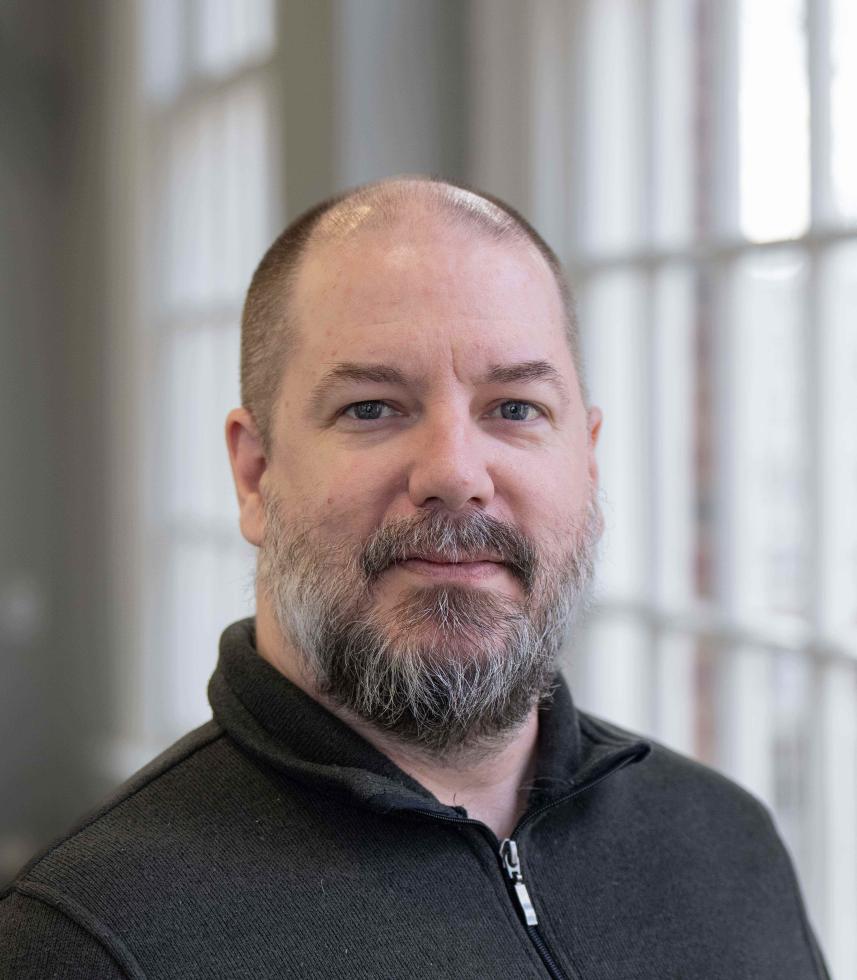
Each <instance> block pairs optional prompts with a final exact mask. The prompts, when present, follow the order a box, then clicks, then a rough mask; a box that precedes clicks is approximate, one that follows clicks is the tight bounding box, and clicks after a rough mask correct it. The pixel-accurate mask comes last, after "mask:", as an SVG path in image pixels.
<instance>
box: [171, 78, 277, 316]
mask: <svg viewBox="0 0 857 980" xmlns="http://www.w3.org/2000/svg"><path fill="white" fill-rule="evenodd" d="M269 136H270V134H269V119H268V111H267V99H266V97H265V91H264V89H263V88H262V87H261V86H258V85H255V84H252V83H246V84H242V85H238V86H235V87H234V88H232V89H230V90H228V91H227V92H226V93H225V94H224V95H223V96H221V97H219V98H214V99H210V100H208V101H207V102H203V103H202V104H200V105H199V106H197V107H194V109H193V110H192V111H191V112H189V113H188V114H187V115H186V116H185V117H184V118H182V119H181V120H180V121H179V123H178V124H177V125H176V126H175V128H174V130H173V132H172V135H171V139H170V146H169V150H168V158H169V162H168V171H169V177H168V195H167V214H168V224H169V247H168V249H166V251H165V255H164V260H165V267H164V268H163V274H164V276H165V278H166V280H167V282H166V286H167V289H166V303H167V307H168V309H171V310H175V311H182V310H186V309H188V308H191V309H196V308H199V307H200V306H204V305H206V304H219V303H224V302H233V303H236V304H237V303H239V302H240V299H241V296H242V294H243V291H244V290H245V289H246V288H247V285H248V283H249V280H250V275H251V273H252V271H253V267H254V264H255V262H256V261H258V258H259V256H260V255H261V254H262V252H263V251H264V249H265V247H266V246H267V244H268V241H267V239H268V237H269V228H268V221H269V211H268V209H267V202H269V201H270V199H271V190H272V186H271V185H272V175H271V167H270V148H269Z"/></svg>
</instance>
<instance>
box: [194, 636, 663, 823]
mask: <svg viewBox="0 0 857 980" xmlns="http://www.w3.org/2000/svg"><path fill="white" fill-rule="evenodd" d="M208 697H209V701H210V702H211V707H212V709H213V712H214V717H215V720H216V721H217V722H218V724H220V726H221V727H222V728H223V729H224V730H225V731H226V733H227V734H228V735H229V736H230V737H231V738H232V739H234V741H235V742H237V743H238V745H239V746H240V747H241V748H242V749H243V750H244V751H245V752H247V753H249V754H250V755H251V756H254V757H256V758H258V759H260V760H264V761H265V762H266V763H268V764H269V765H271V766H273V767H274V768H276V769H278V770H280V771H282V772H284V773H286V774H287V775H289V776H290V777H291V778H292V779H296V780H298V781H299V782H301V783H303V784H307V785H310V786H312V787H315V788H316V789H319V790H322V791H325V792H331V793H335V794H337V795H343V794H344V795H346V796H347V797H350V798H351V800H352V802H355V803H358V804H360V805H363V806H367V807H369V808H371V809H375V810H382V811H384V812H389V811H390V810H397V809H414V808H417V809H421V810H430V811H433V812H437V813H443V814H451V813H454V812H455V811H454V810H453V809H452V808H451V807H446V806H444V805H443V804H441V803H439V802H438V800H437V799H436V798H435V797H434V796H433V795H432V794H431V793H430V792H429V791H428V790H427V789H425V788H424V787H423V786H421V785H420V784H419V783H418V782H416V780H414V779H412V778H411V777H410V776H409V775H408V774H407V773H405V772H403V771H402V770H401V769H400V768H399V767H398V766H397V765H395V763H393V762H392V761H391V760H390V759H388V758H387V757H386V756H385V755H383V754H382V753H381V752H379V751H378V750H377V749H375V748H374V747H373V746H372V745H370V744H369V743H368V742H367V741H366V740H365V739H364V738H362V737H361V736H360V735H358V734H357V732H355V731H354V730H353V729H352V728H350V727H349V726H348V725H346V724H344V723H343V722H342V721H340V720H339V719H338V718H337V717H336V716H335V715H332V714H331V713H330V712H329V711H327V709H326V708H324V707H322V705H321V704H319V703H318V702H317V701H315V700H313V699H312V698H311V697H309V696H308V695H307V694H305V693H304V692H303V691H302V690H301V689H300V688H298V687H296V686H295V685H294V684H292V683H291V681H289V680H287V679H286V678H285V677H284V676H283V675H282V674H281V673H280V672H279V671H278V670H276V669H275V668H274V667H272V666H271V664H269V663H268V661H267V660H265V659H264V658H263V657H261V656H259V654H258V653H257V651H256V622H255V619H254V618H253V617H250V618H248V619H243V620H239V621H238V622H236V623H233V624H232V625H231V626H228V627H227V628H226V629H225V630H224V632H223V634H222V636H221V638H220V656H219V659H218V663H217V668H216V670H215V672H214V674H213V675H212V678H211V681H210V683H209V686H208ZM581 721H583V729H582V726H581ZM649 750H650V746H649V745H648V744H647V743H645V742H639V741H635V740H633V739H628V738H624V737H622V736H619V735H617V734H616V733H615V732H611V734H610V735H608V736H606V737H603V738H602V737H600V736H599V731H598V730H597V729H595V728H593V726H592V725H591V723H589V721H588V718H587V716H585V715H582V714H581V713H579V712H578V711H577V710H576V708H575V705H574V703H573V701H572V698H571V694H570V692H569V689H568V686H567V684H566V683H565V681H564V680H563V678H562V676H561V675H559V674H558V675H557V678H556V684H555V688H554V691H553V695H552V697H551V699H550V700H549V701H547V702H546V703H545V704H544V705H542V707H541V708H540V709H539V742H538V760H537V766H536V779H535V783H534V786H533V789H532V791H531V793H530V801H529V803H530V808H531V809H532V808H533V807H536V806H538V807H541V806H543V805H545V804H546V803H549V802H550V801H551V799H553V798H559V797H562V796H564V795H566V794H567V793H569V792H570V791H572V790H573V787H575V786H579V785H581V784H582V783H583V782H586V781H594V780H596V779H599V778H603V776H605V775H607V774H608V773H609V772H611V771H613V770H614V769H618V768H621V767H622V766H623V765H626V764H628V763H629V762H638V761H640V760H641V759H642V758H644V757H645V756H646V755H647V754H648V752H649Z"/></svg>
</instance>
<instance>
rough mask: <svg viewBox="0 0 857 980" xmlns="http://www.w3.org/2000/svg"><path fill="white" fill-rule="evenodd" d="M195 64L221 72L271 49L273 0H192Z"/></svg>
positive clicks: (252, 59)
mask: <svg viewBox="0 0 857 980" xmlns="http://www.w3.org/2000/svg"><path fill="white" fill-rule="evenodd" d="M193 13H194V24H195V27H196V30H195V48H196V59H195V60H196V64H197V66H198V67H199V70H200V71H201V72H203V73H206V74H212V75H224V74H228V73H229V72H231V71H235V70H236V69H237V68H239V67H241V65H243V64H246V63H247V62H249V61H256V60H259V59H260V58H263V57H266V56H267V55H269V54H270V53H271V49H272V47H273V37H274V9H273V2H272V0H194V3H193Z"/></svg>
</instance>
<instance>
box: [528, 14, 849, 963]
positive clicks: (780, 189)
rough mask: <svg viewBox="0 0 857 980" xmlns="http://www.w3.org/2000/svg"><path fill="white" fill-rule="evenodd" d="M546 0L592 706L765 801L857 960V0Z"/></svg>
mask: <svg viewBox="0 0 857 980" xmlns="http://www.w3.org/2000/svg"><path fill="white" fill-rule="evenodd" d="M562 6H563V7H565V5H562ZM551 9H552V10H553V13H550V12H548V13H547V14H543V16H553V17H562V18H567V19H566V20H565V21H564V26H562V24H561V23H560V22H559V21H557V25H558V26H557V30H564V31H565V34H564V36H565V37H566V38H568V39H569V40H568V44H567V46H566V49H565V50H566V57H567V58H568V59H569V63H570V64H571V65H573V66H575V67H574V68H573V69H571V72H572V76H573V77H572V78H571V79H570V80H569V81H568V84H569V91H571V92H573V106H572V108H573V111H572V112H571V113H570V114H569V116H570V119H571V120H572V123H571V131H572V132H573V134H574V138H573V139H570V140H569V147H570V148H569V149H568V155H567V171H566V172H567V173H571V174H572V184H571V191H570V193H568V212H567V218H568V226H569V227H571V228H573V229H574V236H573V240H572V241H570V242H568V243H567V244H566V245H565V248H566V257H567V259H568V262H569V268H570V271H571V274H572V278H573V281H574V282H575V284H576V287H577V291H578V294H579V297H580V306H581V320H582V324H583V328H584V347H585V351H586V356H587V361H588V366H589V372H590V377H589V381H590V388H591V392H592V397H593V400H594V402H595V403H596V404H598V405H601V406H602V408H603V409H604V413H605V422H604V426H603V431H602V440H603V442H602V445H601V447H600V461H601V473H602V487H603V491H604V509H605V516H606V518H607V525H608V527H607V532H606V536H605V540H604V546H603V552H604V555H603V561H602V569H601V573H602V574H601V584H600V589H601V591H600V595H599V601H598V604H597V607H596V610H595V614H594V616H593V617H592V618H591V620H590V625H589V628H588V631H587V634H586V637H585V639H584V641H583V642H582V643H581V645H580V648H579V649H578V650H577V651H576V655H575V657H574V661H573V666H572V667H571V670H572V673H573V674H574V678H573V680H574V686H575V690H576V692H577V697H578V700H579V701H580V702H581V703H582V705H583V706H584V707H586V708H588V709H590V710H592V711H594V712H595V713H596V714H602V715H604V716H605V717H608V718H611V719H613V720H615V721H616V722H617V723H620V724H622V723H624V724H626V725H627V726H628V727H632V728H635V729H638V730H643V731H647V732H651V733H652V735H653V736H654V737H656V738H660V739H661V740H663V741H665V742H666V743H668V744H670V745H672V746H674V747H675V748H677V749H678V750H680V751H683V752H686V753H689V754H691V755H694V756H696V757H698V758H700V759H702V760H703V761H705V762H707V763H709V764H711V765H714V766H717V767H719V768H721V769H723V770H724V771H725V772H726V773H727V774H728V775H730V776H731V777H732V778H733V779H736V780H737V781H738V782H740V783H742V784H743V785H745V786H746V787H747V788H749V789H750V790H751V791H752V792H754V793H755V794H756V795H757V796H759V797H761V798H762V799H763V800H764V801H765V802H766V803H767V804H768V805H769V806H770V807H771V809H772V810H773V812H774V814H775V817H776V820H777V823H778V826H779V828H780V830H781V833H782V834H783V836H784V838H785V840H786V843H787V845H788V846H789V848H790V850H791V852H792V854H793V856H794V858H795V861H796V863H797V865H798V869H799V873H800V875H801V879H802V883H803V887H804V891H805V893H806V897H807V903H808V906H809V912H810V916H811V918H812V920H813V922H814V923H815V924H816V925H817V927H818V930H819V933H820V939H821V941H822V945H823V947H824V949H825V952H826V955H827V957H828V959H829V961H830V966H831V969H832V972H833V974H834V975H835V976H852V975H857V932H855V930H854V923H855V922H857V508H855V506H854V501H855V500H857V320H855V314H854V310H855V309H857V205H855V202H857V117H855V116H854V113H853V105H854V101H855V98H857V73H855V68H854V59H853V57H850V53H851V52H853V51H854V50H855V45H857V16H855V5H854V4H853V3H851V2H850V0H730V2H725V3H724V2H719V0H718V2H716V3H714V2H706V0H687V2H684V0H588V2H582V3H578V4H576V5H574V12H573V16H571V17H570V18H569V10H568V8H567V7H566V8H565V9H563V10H560V9H559V7H558V6H557V5H556V4H552V5H551ZM536 94H537V95H538V93H536ZM542 193H543V191H542ZM536 218H537V220H538V215H536Z"/></svg>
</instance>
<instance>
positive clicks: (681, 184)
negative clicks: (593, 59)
mask: <svg viewBox="0 0 857 980" xmlns="http://www.w3.org/2000/svg"><path fill="white" fill-rule="evenodd" d="M696 14H697V5H696V2H695V0H655V4H654V7H653V25H652V32H651V34H652V53H651V59H652V74H653V88H654V91H653V96H654V106H653V112H652V122H653V126H654V134H653V139H654V162H655V183H654V201H653V202H652V204H653V214H654V229H653V231H654V238H655V240H656V241H657V242H658V243H661V244H664V245H669V244H675V243H679V242H681V241H684V240H687V239H688V238H690V237H691V236H692V235H693V230H694V198H693V184H694V166H693V138H694V123H695V119H694V111H695V104H694V103H695V96H696V90H695V81H696V65H695V63H694V61H693V54H694V46H693V45H694V29H695V27H696V22H695V19H696Z"/></svg>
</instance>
